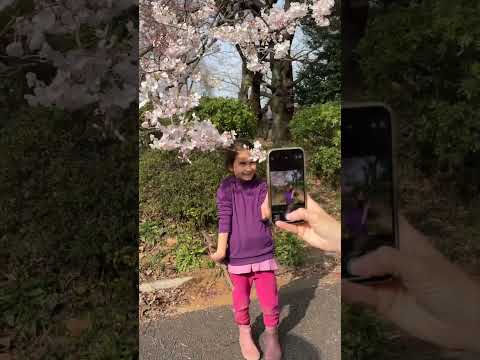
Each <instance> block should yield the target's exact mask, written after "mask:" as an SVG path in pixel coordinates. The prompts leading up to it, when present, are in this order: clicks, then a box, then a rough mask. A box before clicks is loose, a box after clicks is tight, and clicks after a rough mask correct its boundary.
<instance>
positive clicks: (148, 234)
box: [139, 221, 166, 246]
mask: <svg viewBox="0 0 480 360" xmlns="http://www.w3.org/2000/svg"><path fill="white" fill-rule="evenodd" d="M165 233H166V229H165V227H164V226H162V223H158V222H153V221H146V222H144V223H142V224H140V226H139V234H140V241H141V242H142V243H146V244H148V245H151V246H154V245H156V244H157V242H158V240H159V238H161V236H162V235H164V234H165Z"/></svg>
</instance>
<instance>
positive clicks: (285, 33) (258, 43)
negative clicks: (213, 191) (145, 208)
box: [140, 0, 334, 161]
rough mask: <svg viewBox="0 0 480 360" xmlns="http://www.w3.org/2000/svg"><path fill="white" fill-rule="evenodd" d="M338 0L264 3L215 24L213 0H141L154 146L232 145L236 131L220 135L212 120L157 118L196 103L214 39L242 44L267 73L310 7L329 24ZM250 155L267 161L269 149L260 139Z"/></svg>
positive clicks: (144, 94) (145, 95)
mask: <svg viewBox="0 0 480 360" xmlns="http://www.w3.org/2000/svg"><path fill="white" fill-rule="evenodd" d="M333 1H334V0H317V1H313V3H310V5H308V4H303V3H297V2H293V3H291V4H290V6H289V7H288V9H286V10H285V9H282V8H279V7H265V8H263V9H262V10H261V12H260V14H259V15H254V14H253V13H252V12H246V13H245V14H244V15H242V16H241V17H239V16H237V17H236V19H235V22H234V23H233V24H229V23H228V24H222V25H218V24H217V19H218V16H216V15H218V12H219V11H220V10H219V9H217V8H216V7H215V3H214V1H213V0H195V1H191V2H188V6H187V7H188V9H185V8H184V7H178V8H177V7H175V5H174V4H175V2H171V1H167V0H157V1H153V0H140V53H141V54H142V49H147V50H146V52H145V54H146V55H145V56H142V57H141V58H140V66H141V86H140V97H141V99H143V101H142V104H145V103H147V102H148V103H150V104H152V107H153V110H151V111H147V112H146V113H145V120H146V121H145V122H144V123H143V124H142V126H143V127H154V128H157V129H159V130H161V132H162V137H161V139H156V138H155V137H153V138H152V141H153V143H152V144H151V146H152V148H154V149H163V150H177V151H179V153H180V155H181V157H182V158H184V159H186V160H188V154H189V153H190V152H191V151H192V150H194V149H198V150H201V151H210V150H212V149H215V148H219V147H225V146H228V144H229V143H231V141H233V139H234V137H235V134H234V133H231V132H230V133H223V134H220V133H219V132H218V131H217V130H216V129H215V127H214V126H213V125H212V124H211V122H209V121H203V122H201V121H198V119H195V120H194V121H193V122H190V123H188V122H185V121H182V122H181V123H180V124H176V125H175V124H171V125H169V126H164V125H162V124H161V123H160V121H159V119H162V118H163V119H165V118H173V117H179V116H180V117H181V114H184V113H186V112H187V111H189V110H190V109H192V108H193V107H195V106H196V105H198V101H199V98H200V97H199V96H198V94H196V93H195V92H194V91H192V85H193V84H194V83H195V82H196V81H198V79H199V67H198V63H199V60H200V59H201V57H202V56H205V54H206V53H207V52H208V50H209V49H211V48H214V44H215V41H216V40H223V41H227V42H230V43H232V44H234V45H238V46H239V47H240V49H241V50H242V53H243V54H244V56H245V57H246V59H247V61H246V62H247V64H246V65H247V68H248V69H250V70H251V71H253V72H260V73H266V72H267V71H268V70H269V67H270V61H271V58H272V57H273V58H274V59H285V58H288V57H289V55H290V47H291V39H292V38H293V35H294V34H295V31H296V28H297V26H298V25H299V23H300V20H301V19H302V18H303V17H305V16H306V15H307V14H308V13H309V11H311V13H312V16H313V17H314V19H315V20H316V22H317V24H318V25H319V26H326V25H328V19H327V18H326V16H328V15H330V13H331V7H332V6H333ZM251 154H252V157H253V158H255V159H258V160H259V161H263V160H264V159H265V152H264V151H263V150H262V149H261V145H260V144H259V143H256V144H255V146H254V149H252V150H251Z"/></svg>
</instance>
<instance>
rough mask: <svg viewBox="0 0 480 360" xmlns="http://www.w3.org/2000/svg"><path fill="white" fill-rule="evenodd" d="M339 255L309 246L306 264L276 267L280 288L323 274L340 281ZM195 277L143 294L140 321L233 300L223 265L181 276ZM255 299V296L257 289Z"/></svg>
mask: <svg viewBox="0 0 480 360" xmlns="http://www.w3.org/2000/svg"><path fill="white" fill-rule="evenodd" d="M339 263H340V258H339V257H338V256H337V257H335V256H331V255H328V254H325V253H323V252H321V251H319V250H316V249H313V248H308V249H307V258H306V261H305V264H304V265H303V266H301V267H298V268H289V267H284V266H280V269H279V270H278V271H277V282H278V286H279V288H282V287H283V286H285V285H287V284H289V283H290V282H292V281H294V280H297V279H300V278H307V277H309V276H312V275H318V274H321V275H322V276H325V275H330V277H328V276H325V279H326V280H325V281H338V278H339V276H340V267H339ZM188 275H189V276H192V277H193V279H192V280H191V281H189V282H187V283H186V284H184V285H182V286H181V287H179V288H175V289H165V290H159V291H156V292H152V293H143V294H140V299H139V318H140V321H150V320H157V319H162V318H166V317H169V316H173V315H177V314H181V313H185V312H189V311H196V310H201V309H205V308H208V307H216V306H222V305H229V304H231V290H230V286H229V282H228V280H227V278H226V277H225V273H224V271H223V270H222V268H221V267H220V266H217V267H215V268H214V269H203V270H198V271H195V272H192V273H189V274H184V275H182V276H188ZM251 298H252V299H255V298H256V294H255V289H253V290H252V296H251Z"/></svg>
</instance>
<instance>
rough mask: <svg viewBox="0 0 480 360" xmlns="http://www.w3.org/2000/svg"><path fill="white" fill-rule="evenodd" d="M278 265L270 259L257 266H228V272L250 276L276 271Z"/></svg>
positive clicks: (256, 264)
mask: <svg viewBox="0 0 480 360" xmlns="http://www.w3.org/2000/svg"><path fill="white" fill-rule="evenodd" d="M275 270H278V264H277V262H276V261H275V259H268V260H264V261H261V262H259V263H255V264H247V265H228V272H229V273H231V274H248V273H251V272H255V271H275Z"/></svg>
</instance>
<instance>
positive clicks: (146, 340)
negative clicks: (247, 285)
mask: <svg viewBox="0 0 480 360" xmlns="http://www.w3.org/2000/svg"><path fill="white" fill-rule="evenodd" d="M331 276H332V275H330V277H331ZM280 303H281V306H282V310H281V323H280V339H281V343H282V346H283V348H284V357H283V359H284V360H340V358H341V353H340V343H341V341H340V318H341V314H340V310H341V307H340V282H339V281H334V282H333V283H332V282H325V281H322V280H321V279H319V278H318V277H313V278H310V279H301V280H297V281H293V282H292V283H290V284H289V285H288V286H286V287H285V288H282V289H281V290H280ZM250 314H251V319H252V322H253V328H254V336H255V339H256V341H257V344H258V334H259V333H261V332H262V331H263V321H262V320H261V313H260V310H259V307H258V304H257V302H256V301H255V302H253V303H252V306H251V311H250ZM140 359H144V360H180V359H182V360H185V359H187V360H188V359H191V360H242V356H241V354H240V347H239V346H238V342H237V329H236V327H235V325H234V324H233V321H232V313H231V310H230V307H229V306H222V307H217V308H211V309H206V310H201V311H195V312H191V313H186V314H182V315H179V316H177V317H175V318H171V319H168V320H162V321H156V322H150V323H148V324H142V325H141V326H140Z"/></svg>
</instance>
